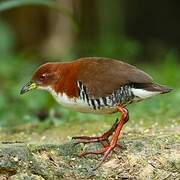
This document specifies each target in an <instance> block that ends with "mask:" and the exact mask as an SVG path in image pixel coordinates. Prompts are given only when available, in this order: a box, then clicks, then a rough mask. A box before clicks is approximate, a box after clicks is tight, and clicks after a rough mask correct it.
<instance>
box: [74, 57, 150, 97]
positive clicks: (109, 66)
mask: <svg viewBox="0 0 180 180" xmlns="http://www.w3.org/2000/svg"><path fill="white" fill-rule="evenodd" d="M78 61H79V62H81V63H80V64H81V66H80V68H79V72H78V76H77V80H78V81H81V82H82V83H83V85H85V86H86V89H87V93H88V94H89V95H90V96H91V97H93V98H98V97H105V96H108V95H111V94H112V92H113V91H115V90H118V89H119V88H120V87H121V86H123V85H125V84H130V83H143V84H146V83H152V81H153V80H152V78H151V77H150V76H149V75H148V74H146V73H145V72H143V71H141V70H139V69H137V68H136V67H135V66H132V65H129V64H127V63H124V62H122V61H118V60H114V59H109V58H95V57H93V58H82V59H80V60H78ZM78 61H76V63H77V62H78Z"/></svg>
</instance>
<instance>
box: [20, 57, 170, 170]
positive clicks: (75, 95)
mask: <svg viewBox="0 0 180 180" xmlns="http://www.w3.org/2000/svg"><path fill="white" fill-rule="evenodd" d="M36 88H37V89H42V90H46V91H48V92H50V93H51V94H52V96H53V97H54V98H55V99H56V100H57V102H58V103H60V104H61V105H63V106H65V107H68V108H70V109H72V110H76V111H79V112H89V113H105V114H110V113H116V112H121V118H120V119H119V120H118V121H116V122H115V123H114V124H113V126H112V128H111V129H110V130H108V131H107V132H105V133H104V134H103V135H102V136H100V137H87V136H81V137H73V139H75V142H76V143H90V142H101V143H102V144H103V148H102V149H99V150H98V151H96V152H84V153H82V154H81V155H82V156H84V155H87V154H104V156H103V158H102V160H101V161H100V162H99V164H98V165H97V167H99V166H100V165H101V164H102V163H103V162H104V161H105V160H106V158H107V156H108V154H109V153H110V152H111V151H112V150H113V149H114V148H115V147H117V146H118V144H117V141H118V137H119V134H120V132H121V129H122V127H123V125H124V124H125V123H126V122H127V121H128V119H129V116H128V110H127V109H126V106H127V105H128V104H130V103H133V102H138V101H141V100H144V99H146V98H149V97H151V96H155V95H158V94H163V93H168V92H170V91H171V89H170V88H168V87H165V86H162V85H159V84H156V83H154V82H153V79H152V78H151V77H150V76H149V75H148V74H146V73H145V72H143V71H142V70H139V69H138V68H136V67H135V66H132V65H129V64H127V63H125V62H122V61H119V60H115V59H110V58H101V57H87V58H80V59H78V60H76V61H73V62H66V63H62V62H50V63H46V64H43V65H42V66H40V67H39V68H38V69H37V70H36V71H35V73H34V74H33V76H32V79H31V81H30V82H29V83H27V84H26V85H25V86H24V87H23V88H22V89H21V94H23V93H25V92H27V91H29V90H32V89H36ZM110 136H112V137H111V139H110V140H109V138H110ZM103 142H106V143H107V144H106V145H105V144H104V143H103ZM97 167H96V168H97Z"/></svg>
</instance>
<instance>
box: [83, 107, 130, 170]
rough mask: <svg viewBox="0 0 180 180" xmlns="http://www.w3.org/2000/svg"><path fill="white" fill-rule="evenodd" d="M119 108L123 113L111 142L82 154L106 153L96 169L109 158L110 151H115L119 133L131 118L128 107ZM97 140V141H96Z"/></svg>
mask: <svg viewBox="0 0 180 180" xmlns="http://www.w3.org/2000/svg"><path fill="white" fill-rule="evenodd" d="M117 110H118V111H119V112H121V114H122V115H121V119H120V121H119V122H118V123H116V128H114V132H113V134H112V139H111V141H110V143H109V144H108V145H106V146H104V148H102V149H100V150H98V151H95V152H84V153H82V154H81V156H85V155H88V154H104V156H103V158H102V160H101V161H100V162H99V163H98V165H97V166H96V167H95V168H94V170H96V169H97V168H98V167H99V166H100V165H101V164H102V163H103V162H104V161H105V160H106V159H107V157H108V155H109V153H110V152H111V151H113V149H114V148H115V147H116V146H117V141H118V137H119V134H120V132H121V129H122V127H123V125H124V124H125V123H126V122H127V121H128V119H129V116H128V110H127V109H125V108H123V107H119V106H118V107H117ZM111 129H112V128H111ZM104 134H105V133H104ZM104 134H103V135H104ZM108 137H109V136H108ZM93 142H94V141H93ZM95 142H97V141H95Z"/></svg>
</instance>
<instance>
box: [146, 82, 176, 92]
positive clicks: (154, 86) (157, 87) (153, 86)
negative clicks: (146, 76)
mask: <svg viewBox="0 0 180 180" xmlns="http://www.w3.org/2000/svg"><path fill="white" fill-rule="evenodd" d="M144 89H145V90H147V91H151V92H159V93H160V94H164V93H168V92H170V91H172V90H173V89H172V88H169V87H166V86H164V85H160V84H147V85H146V86H145V87H144Z"/></svg>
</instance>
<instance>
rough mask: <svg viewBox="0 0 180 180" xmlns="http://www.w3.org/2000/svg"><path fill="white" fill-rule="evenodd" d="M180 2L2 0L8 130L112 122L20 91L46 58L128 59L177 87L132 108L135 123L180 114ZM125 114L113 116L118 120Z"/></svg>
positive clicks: (1, 111) (3, 106) (2, 120)
mask: <svg viewBox="0 0 180 180" xmlns="http://www.w3.org/2000/svg"><path fill="white" fill-rule="evenodd" d="M179 7H180V1H174V0H172V1H166V0H159V1H153V0H152V1H143V0H113V1H109V0H86V1H85V0H56V1H53V0H1V1H0V80H1V81H0V127H14V126H16V125H20V124H24V123H39V122H41V123H44V122H53V123H52V124H59V123H64V122H70V123H71V122H72V123H75V122H76V121H84V120H99V119H106V120H107V121H108V120H109V122H110V123H112V116H110V115H108V116H95V115H91V114H81V113H76V112H72V111H70V110H67V109H64V108H62V107H61V106H59V105H58V104H57V103H55V101H54V100H53V99H52V97H51V96H50V95H49V94H48V93H47V92H43V91H33V92H31V93H29V94H27V95H25V96H20V95H19V92H20V89H21V87H22V85H24V83H26V82H27V81H28V80H29V79H30V78H31V75H32V73H33V71H34V70H35V69H36V68H37V67H38V66H39V65H40V64H42V63H45V62H48V61H53V60H59V61H61V60H62V61H68V60H73V59H76V58H79V57H84V56H101V57H111V58H117V59H121V60H124V61H126V62H129V63H131V64H134V65H136V66H138V67H139V68H141V69H143V70H144V71H146V72H147V73H149V74H150V75H151V76H152V77H153V78H154V80H155V81H157V82H159V83H161V84H166V85H167V86H170V87H172V88H174V91H173V92H172V93H170V94H166V95H163V96H158V97H155V98H152V99H149V100H146V101H144V102H141V103H138V104H134V105H130V107H129V109H130V115H131V119H132V121H133V122H137V123H142V122H143V123H145V124H149V123H150V124H151V123H155V122H156V123H157V122H158V124H163V123H165V124H168V123H169V124H170V123H172V122H174V123H175V122H176V123H179V119H180V108H179V103H180V84H179V82H180V73H179V67H180V65H179V56H180V53H179V49H180V22H179V19H180V11H179ZM115 117H117V115H113V118H115Z"/></svg>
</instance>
